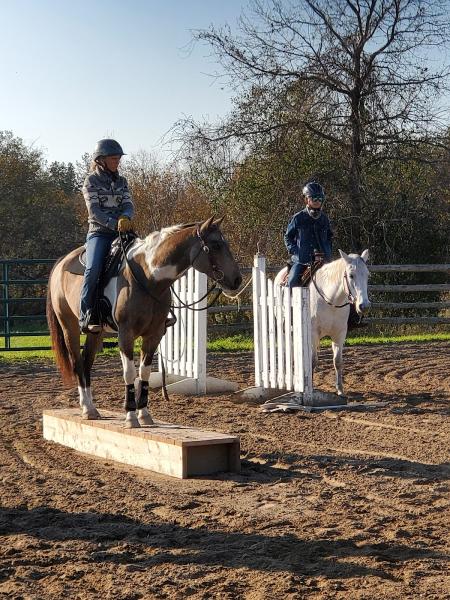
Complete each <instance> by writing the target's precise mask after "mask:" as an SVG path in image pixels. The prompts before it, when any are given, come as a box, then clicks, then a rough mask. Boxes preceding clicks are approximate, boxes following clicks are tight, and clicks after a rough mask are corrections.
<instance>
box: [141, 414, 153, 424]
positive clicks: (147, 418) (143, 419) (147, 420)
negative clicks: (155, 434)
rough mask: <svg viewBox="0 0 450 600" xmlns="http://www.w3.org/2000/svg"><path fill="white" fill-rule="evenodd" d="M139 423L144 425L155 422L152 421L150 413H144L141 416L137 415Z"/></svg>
mask: <svg viewBox="0 0 450 600" xmlns="http://www.w3.org/2000/svg"><path fill="white" fill-rule="evenodd" d="M138 421H139V423H140V424H141V425H142V426H144V425H154V424H155V423H154V422H153V419H152V418H151V416H150V415H145V416H143V417H139V418H138Z"/></svg>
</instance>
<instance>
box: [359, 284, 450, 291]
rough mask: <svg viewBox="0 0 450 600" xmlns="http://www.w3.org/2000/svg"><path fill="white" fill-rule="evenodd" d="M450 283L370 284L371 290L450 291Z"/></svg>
mask: <svg viewBox="0 0 450 600" xmlns="http://www.w3.org/2000/svg"><path fill="white" fill-rule="evenodd" d="M448 291H450V283H424V284H421V285H407V284H405V285H369V292H448Z"/></svg>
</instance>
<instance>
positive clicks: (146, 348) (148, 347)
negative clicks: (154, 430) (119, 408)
mask: <svg viewBox="0 0 450 600" xmlns="http://www.w3.org/2000/svg"><path fill="white" fill-rule="evenodd" d="M161 333H162V332H161ZM159 341H160V340H159V337H158V338H154V337H147V336H144V337H143V338H142V350H141V364H140V365H139V383H138V393H137V409H138V420H139V423H140V424H141V425H153V424H154V423H153V419H152V417H151V414H150V411H149V408H148V382H149V379H150V373H151V370H152V361H153V356H154V354H155V351H156V348H157V347H158V344H159Z"/></svg>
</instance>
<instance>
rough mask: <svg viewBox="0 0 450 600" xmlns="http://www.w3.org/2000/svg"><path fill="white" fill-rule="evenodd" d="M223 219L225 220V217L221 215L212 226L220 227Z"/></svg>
mask: <svg viewBox="0 0 450 600" xmlns="http://www.w3.org/2000/svg"><path fill="white" fill-rule="evenodd" d="M224 219H225V215H222V216H221V217H219V218H218V219H216V220H215V221H214V225H215V226H216V227H220V226H221V224H222V221H223V220H224Z"/></svg>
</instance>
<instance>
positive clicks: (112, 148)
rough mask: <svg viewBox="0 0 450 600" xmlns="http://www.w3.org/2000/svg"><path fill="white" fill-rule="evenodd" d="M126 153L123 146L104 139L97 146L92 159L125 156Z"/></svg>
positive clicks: (114, 141)
mask: <svg viewBox="0 0 450 600" xmlns="http://www.w3.org/2000/svg"><path fill="white" fill-rule="evenodd" d="M124 155H125V152H124V151H123V150H122V146H121V145H120V144H119V142H116V140H111V139H104V140H99V141H98V142H97V145H96V146H95V150H94V153H93V155H92V158H93V159H94V160H97V158H100V156H124Z"/></svg>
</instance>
